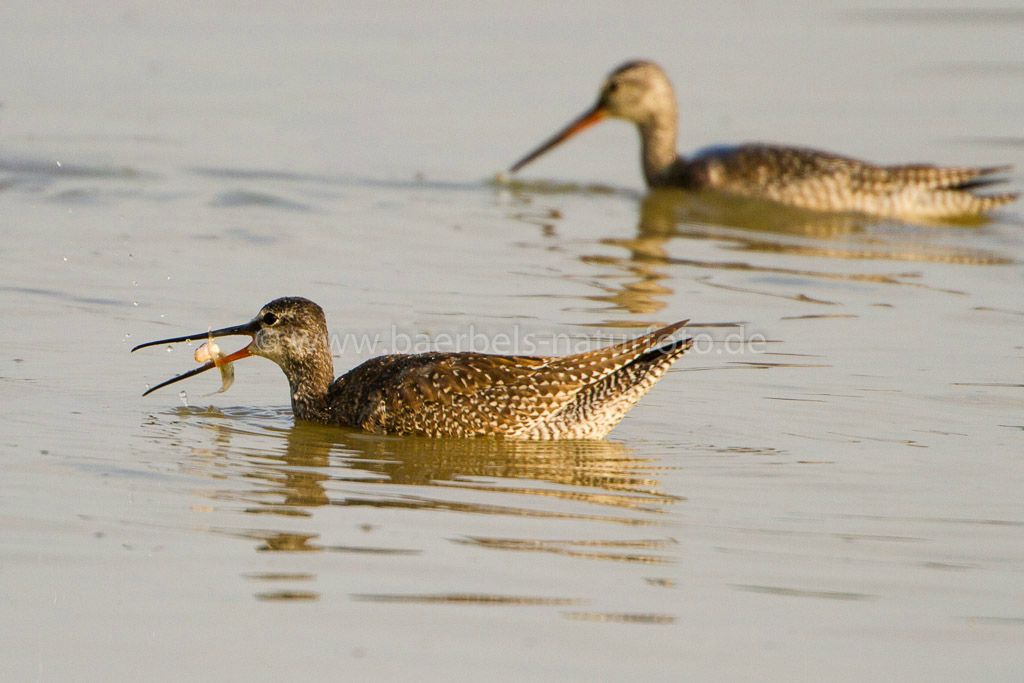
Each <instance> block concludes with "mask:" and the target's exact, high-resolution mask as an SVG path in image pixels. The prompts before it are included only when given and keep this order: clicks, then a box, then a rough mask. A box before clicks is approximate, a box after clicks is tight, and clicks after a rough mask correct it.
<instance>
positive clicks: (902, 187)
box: [512, 61, 1018, 219]
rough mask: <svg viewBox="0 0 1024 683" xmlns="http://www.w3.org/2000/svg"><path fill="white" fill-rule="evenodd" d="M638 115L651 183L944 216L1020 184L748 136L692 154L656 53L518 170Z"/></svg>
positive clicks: (891, 213) (627, 71)
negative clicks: (680, 139)
mask: <svg viewBox="0 0 1024 683" xmlns="http://www.w3.org/2000/svg"><path fill="white" fill-rule="evenodd" d="M609 116H610V117H614V118H621V119H625V120H627V121H632V122H633V123H635V124H636V126H637V129H638V131H639V133H640V140H641V160H642V163H643V170H644V177H645V179H646V180H647V184H648V185H649V186H650V187H682V188H685V189H691V190H715V191H719V192H724V193H729V194H736V195H742V196H746V197H754V198H758V199H766V200H770V201H775V202H779V203H782V204H786V205H789V206H795V207H800V208H804V209H812V210H816V211H830V212H847V211H849V212H860V213H865V214H870V215H875V216H888V217H904V218H924V219H943V218H956V217H967V216H978V215H981V214H984V213H986V212H988V211H990V210H992V209H994V208H997V207H999V206H1002V205H1004V204H1008V203H1009V202H1012V201H1014V200H1015V199H1017V196H1018V195H1017V194H1014V193H1003V194H993V195H978V194H974V193H973V192H972V190H974V189H976V188H979V187H983V186H986V185H989V184H992V183H995V182H999V179H998V178H995V177H993V175H994V174H997V173H1000V172H1003V171H1007V170H1009V167H1007V166H995V167H940V166H933V165H929V164H910V165H898V166H879V165H875V164H870V163H868V162H865V161H860V160H858V159H852V158H850V157H845V156H839V155H837V154H831V153H828V152H821V151H817V150H813V149H803V148H798V147H783V146H775V145H764V144H744V145H738V146H731V147H725V146H722V147H714V148H708V149H707V150H705V151H703V152H698V153H696V154H695V155H694V156H693V157H691V158H684V157H682V156H680V155H679V153H678V152H677V151H676V136H677V131H678V120H677V119H678V115H677V109H676V97H675V92H674V90H673V88H672V84H671V82H670V81H669V79H668V76H666V75H665V72H664V71H662V69H661V68H660V67H659V66H658V65H657V64H654V63H652V62H645V61H636V62H628V63H626V64H623V65H622V66H620V67H619V68H617V69H616V70H615V71H613V72H612V73H611V74H609V75H608V77H607V79H606V80H605V83H604V85H603V86H602V88H601V94H600V96H599V98H598V101H597V103H596V104H595V105H594V106H593V107H591V109H589V110H588V111H587V112H585V113H584V114H583V115H582V116H580V117H579V118H577V119H576V120H575V121H573V122H572V123H570V124H569V125H568V126H567V127H566V128H565V129H563V130H562V131H560V132H559V133H557V134H556V135H554V136H553V137H552V138H550V139H549V140H547V141H546V142H545V143H543V144H542V145H540V146H539V147H538V148H537V149H535V150H534V151H532V152H531V153H530V154H528V155H526V156H525V157H524V158H523V159H521V160H520V161H519V162H517V163H516V164H515V165H513V166H512V170H513V171H516V170H518V169H520V168H522V167H523V166H525V165H526V164H527V163H529V162H530V161H532V160H533V159H535V158H537V157H539V156H540V155H541V154H543V153H544V152H546V151H547V150H549V149H551V148H552V147H554V146H556V145H558V144H559V143H561V142H563V141H564V140H566V139H568V138H569V137H571V136H572V135H575V134H576V133H578V132H579V131H581V130H583V129H584V128H586V127H588V126H590V125H591V124H593V123H596V122H597V121H599V120H601V119H603V118H605V117H609Z"/></svg>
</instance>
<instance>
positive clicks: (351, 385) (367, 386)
mask: <svg viewBox="0 0 1024 683" xmlns="http://www.w3.org/2000/svg"><path fill="white" fill-rule="evenodd" d="M686 322H687V321H682V322H677V323H675V324H674V325H669V326H668V327H664V328H662V329H660V330H656V331H654V332H651V333H650V334H647V335H644V336H642V337H637V338H636V339H631V340H629V341H627V342H624V343H622V344H617V345H615V346H609V347H606V348H603V349H597V350H596V351H588V352H586V353H580V354H576V355H572V356H562V357H553V356H547V357H545V356H497V355H489V354H482V353H419V354H394V355H389V356H379V357H377V358H372V359H370V360H368V361H366V362H365V363H363V364H362V365H360V366H359V367H357V368H355V369H353V370H350V371H349V372H347V373H345V374H344V375H342V376H341V377H339V378H338V379H334V368H333V363H332V361H331V352H330V346H329V343H328V338H327V321H326V319H325V318H324V312H323V309H321V308H320V307H319V306H318V305H316V304H315V303H313V302H312V301H310V300H309V299H303V298H301V297H285V298H281V299H275V300H274V301H271V302H270V303H269V304H267V305H266V306H264V307H263V308H262V309H261V310H260V312H259V313H258V314H257V315H256V317H255V318H253V319H252V320H250V321H249V322H247V323H244V324H242V325H236V326H235V327H225V328H223V329H220V330H213V331H212V332H206V333H198V334H194V335H187V336H184V337H175V338H173V339H161V340H159V341H153V342H147V343H145V344H139V345H138V346H136V347H135V348H134V349H132V351H136V350H138V349H141V348H144V347H147V346H155V345H157V344H173V343H175V342H184V341H190V340H193V339H195V340H199V339H205V338H207V337H210V338H212V337H224V336H228V335H248V336H250V337H252V342H251V343H250V344H249V345H248V346H246V347H245V348H243V349H240V350H238V351H236V352H234V353H232V354H229V355H228V356H225V357H224V358H222V359H218V361H217V363H216V364H215V363H214V362H213V361H211V362H208V363H205V364H204V365H201V366H199V367H198V368H196V369H194V370H192V371H190V372H186V373H183V374H181V375H178V376H177V377H173V378H171V379H169V380H167V381H166V382H162V383H160V384H158V385H156V386H154V387H152V388H151V389H149V390H148V391H146V393H145V394H143V396H145V395H146V394H149V393H150V392H153V391H156V390H157V389H159V388H161V387H164V386H167V385H168V384H172V383H174V382H177V381H179V380H182V379H185V378H187V377H192V376H193V375H197V374H199V373H201V372H205V371H207V370H210V369H211V368H213V367H215V366H216V365H217V364H223V363H231V362H234V361H236V360H241V359H242V358H246V357H248V356H263V357H264V358H269V359H270V360H272V361H274V362H275V363H277V364H278V365H279V366H280V367H281V369H282V370H283V371H284V374H285V376H286V377H287V378H288V384H289V386H290V388H291V396H292V411H293V412H294V414H295V418H296V419H299V420H308V421H310V422H319V423H322V424H331V425H343V426H349V427H358V428H362V429H365V430H366V431H369V432H376V433H380V434H417V435H422V436H433V437H440V436H455V437H467V436H481V435H495V436H503V437H508V438H515V439H599V438H602V437H604V436H606V435H607V434H608V432H610V431H611V430H612V429H613V428H614V427H615V425H617V424H618V423H619V421H620V420H621V419H622V418H623V416H624V415H625V414H626V412H627V411H629V409H630V408H632V407H633V405H634V404H635V403H636V402H637V401H638V400H640V397H641V396H643V395H644V394H646V393H647V392H648V391H649V390H650V389H651V387H653V386H654V384H655V383H656V382H657V381H658V380H659V379H661V377H662V376H663V375H664V374H665V372H667V371H668V369H669V366H671V365H672V363H673V362H675V361H676V360H677V359H678V358H679V357H680V356H682V355H683V353H685V352H686V350H687V349H688V348H690V346H691V345H692V343H693V340H692V339H681V340H680V339H677V340H670V339H669V338H670V337H671V336H672V334H673V333H675V332H676V331H677V330H679V329H680V328H682V327H683V325H685V324H686Z"/></svg>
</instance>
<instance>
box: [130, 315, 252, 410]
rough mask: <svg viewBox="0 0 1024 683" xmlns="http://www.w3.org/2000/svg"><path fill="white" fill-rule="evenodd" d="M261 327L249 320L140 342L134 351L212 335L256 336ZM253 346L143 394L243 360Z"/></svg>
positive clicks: (190, 371)
mask: <svg viewBox="0 0 1024 683" xmlns="http://www.w3.org/2000/svg"><path fill="white" fill-rule="evenodd" d="M259 329H260V326H259V322H257V321H256V320H250V321H249V322H247V323H244V324H242V325H235V326H234V327H224V328H221V329H219V330H213V331H212V332H199V333H198V334H187V335H185V336H184V337H173V338H171V339H158V340H157V341H151V342H146V343H145V344H139V345H138V346H136V347H135V348H133V349H132V352H135V351H138V350H139V349H144V348H146V347H147V346H157V345H162V344H176V343H178V342H188V341H192V340H199V339H207V338H210V337H230V336H233V335H243V334H244V335H248V336H250V337H255V336H256V332H258V331H259ZM251 348H252V344H249V345H248V346H245V347H243V348H241V349H239V350H238V351H235V352H234V353H232V354H230V355H227V356H224V357H223V358H221V359H219V360H218V361H217V362H216V363H214V362H213V361H209V362H207V363H203V364H202V365H200V366H199V367H198V368H196V369H194V370H189V371H188V372H183V373H181V374H180V375H177V376H175V377H172V378H170V379H169V380H167V381H165V382H161V383H160V384H157V385H156V386H154V387H150V388H149V389H147V390H146V392H145V393H144V394H142V395H143V396H148V395H149V394H152V393H153V392H154V391H156V390H157V389H161V388H163V387H166V386H167V385H168V384H174V383H175V382H180V381H181V380H183V379H188V378H189V377H195V376H196V375H198V374H199V373H202V372H206V371H207V370H212V369H213V368H215V367H217V366H218V365H224V364H225V363H234V362H235V361H236V360H241V359H243V358H248V357H249V356H251V355H252V351H251Z"/></svg>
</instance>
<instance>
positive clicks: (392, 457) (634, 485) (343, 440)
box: [182, 409, 683, 552]
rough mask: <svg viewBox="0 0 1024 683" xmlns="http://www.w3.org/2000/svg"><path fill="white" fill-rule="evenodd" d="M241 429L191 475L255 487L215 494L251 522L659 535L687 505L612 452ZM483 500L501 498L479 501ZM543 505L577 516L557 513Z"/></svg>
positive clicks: (568, 445)
mask: <svg viewBox="0 0 1024 683" xmlns="http://www.w3.org/2000/svg"><path fill="white" fill-rule="evenodd" d="M182 410H186V411H187V410H190V409H182ZM191 410H194V409H191ZM208 414H209V413H206V412H204V415H208ZM225 417H227V416H225ZM234 422H235V420H230V421H228V420H214V421H209V422H205V423H204V425H203V426H204V427H206V428H208V429H210V430H212V431H213V432H214V434H215V436H214V439H213V443H212V444H211V445H209V446H205V447H203V448H200V449H196V450H195V452H194V453H195V456H196V457H193V458H192V459H191V461H190V462H191V469H193V470H196V471H195V473H196V474H201V473H205V474H206V475H207V476H213V477H216V478H225V477H226V478H229V479H231V480H232V481H233V482H234V483H235V484H237V483H238V482H239V481H244V482H246V484H247V485H246V486H245V487H244V488H243V489H242V490H239V489H238V488H237V487H231V488H223V489H221V490H219V491H216V492H214V493H213V494H212V495H213V497H214V498H215V499H217V500H222V501H223V500H228V501H235V502H238V501H241V502H243V503H245V507H244V511H245V512H246V513H249V514H254V515H278V516H284V517H291V518H295V517H308V516H311V514H312V511H313V510H314V509H315V508H317V507H320V506H328V505H330V506H348V507H376V508H398V509H408V510H435V511H451V512H462V513H470V514H497V515H515V516H525V517H535V518H548V519H564V520H595V521H603V522H610V523H614V524H621V525H629V526H643V525H650V524H656V523H657V522H658V516H660V515H661V514H662V513H663V512H664V511H665V510H666V507H667V506H669V505H672V504H674V503H678V502H680V501H681V500H683V499H682V498H680V497H678V496H673V495H670V494H668V493H665V492H664V491H662V490H661V487H660V483H659V480H658V479H657V475H658V473H659V472H661V471H663V470H664V469H666V468H667V467H669V466H667V465H664V464H662V462H661V461H660V459H657V458H642V457H638V456H637V455H636V454H635V453H634V452H633V451H632V450H631V449H630V448H628V447H627V446H625V445H624V444H622V443H618V442H614V441H547V442H526V441H514V440H502V439H492V438H478V439H427V438H415V437H382V436H378V435H371V434H367V433H364V432H358V431H354V430H348V429H342V428H336V427H324V426H321V425H315V424H310V423H301V422H300V423H297V424H295V425H294V426H290V427H288V428H284V429H280V430H278V429H275V432H277V433H276V434H273V435H268V434H267V433H266V432H262V433H260V434H258V435H255V434H254V433H253V432H250V431H246V430H244V429H241V428H239V427H237V426H236V425H235V424H233V423H234ZM253 436H258V437H259V438H258V441H259V442H260V443H262V444H263V447H261V448H251V447H248V446H247V445H243V443H240V442H243V441H244V443H245V444H248V443H250V442H251V441H252V438H253ZM268 436H279V437H281V438H283V447H280V448H271V449H267V448H266V442H267V438H268ZM225 463H230V464H229V465H226V464H225ZM238 468H241V471H238ZM226 470H230V471H226ZM204 471H205V472H204ZM252 483H256V486H252ZM469 492H472V493H469ZM481 493H483V494H488V495H490V496H493V498H488V499H486V500H481V496H480V494H481ZM524 496H528V497H529V499H526V498H524ZM545 500H549V501H561V503H569V504H570V505H564V504H559V503H556V504H554V505H551V506H549V505H547V504H546V503H545V502H544V501H545ZM524 501H526V502H524ZM610 509H611V510H613V512H612V513H611V514H609V510H610ZM232 534H233V535H241V536H244V537H247V538H256V539H259V540H260V541H262V544H263V545H261V546H260V549H261V550H287V551H304V550H336V551H345V552H378V551H380V552H410V551H409V550H408V549H381V548H369V547H366V548H363V547H359V546H324V545H320V544H317V543H316V542H315V540H316V538H317V537H318V534H316V533H308V532H307V530H303V531H302V532H294V531H290V532H281V531H273V532H269V531H264V530H245V531H240V532H238V531H233V532H232Z"/></svg>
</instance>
